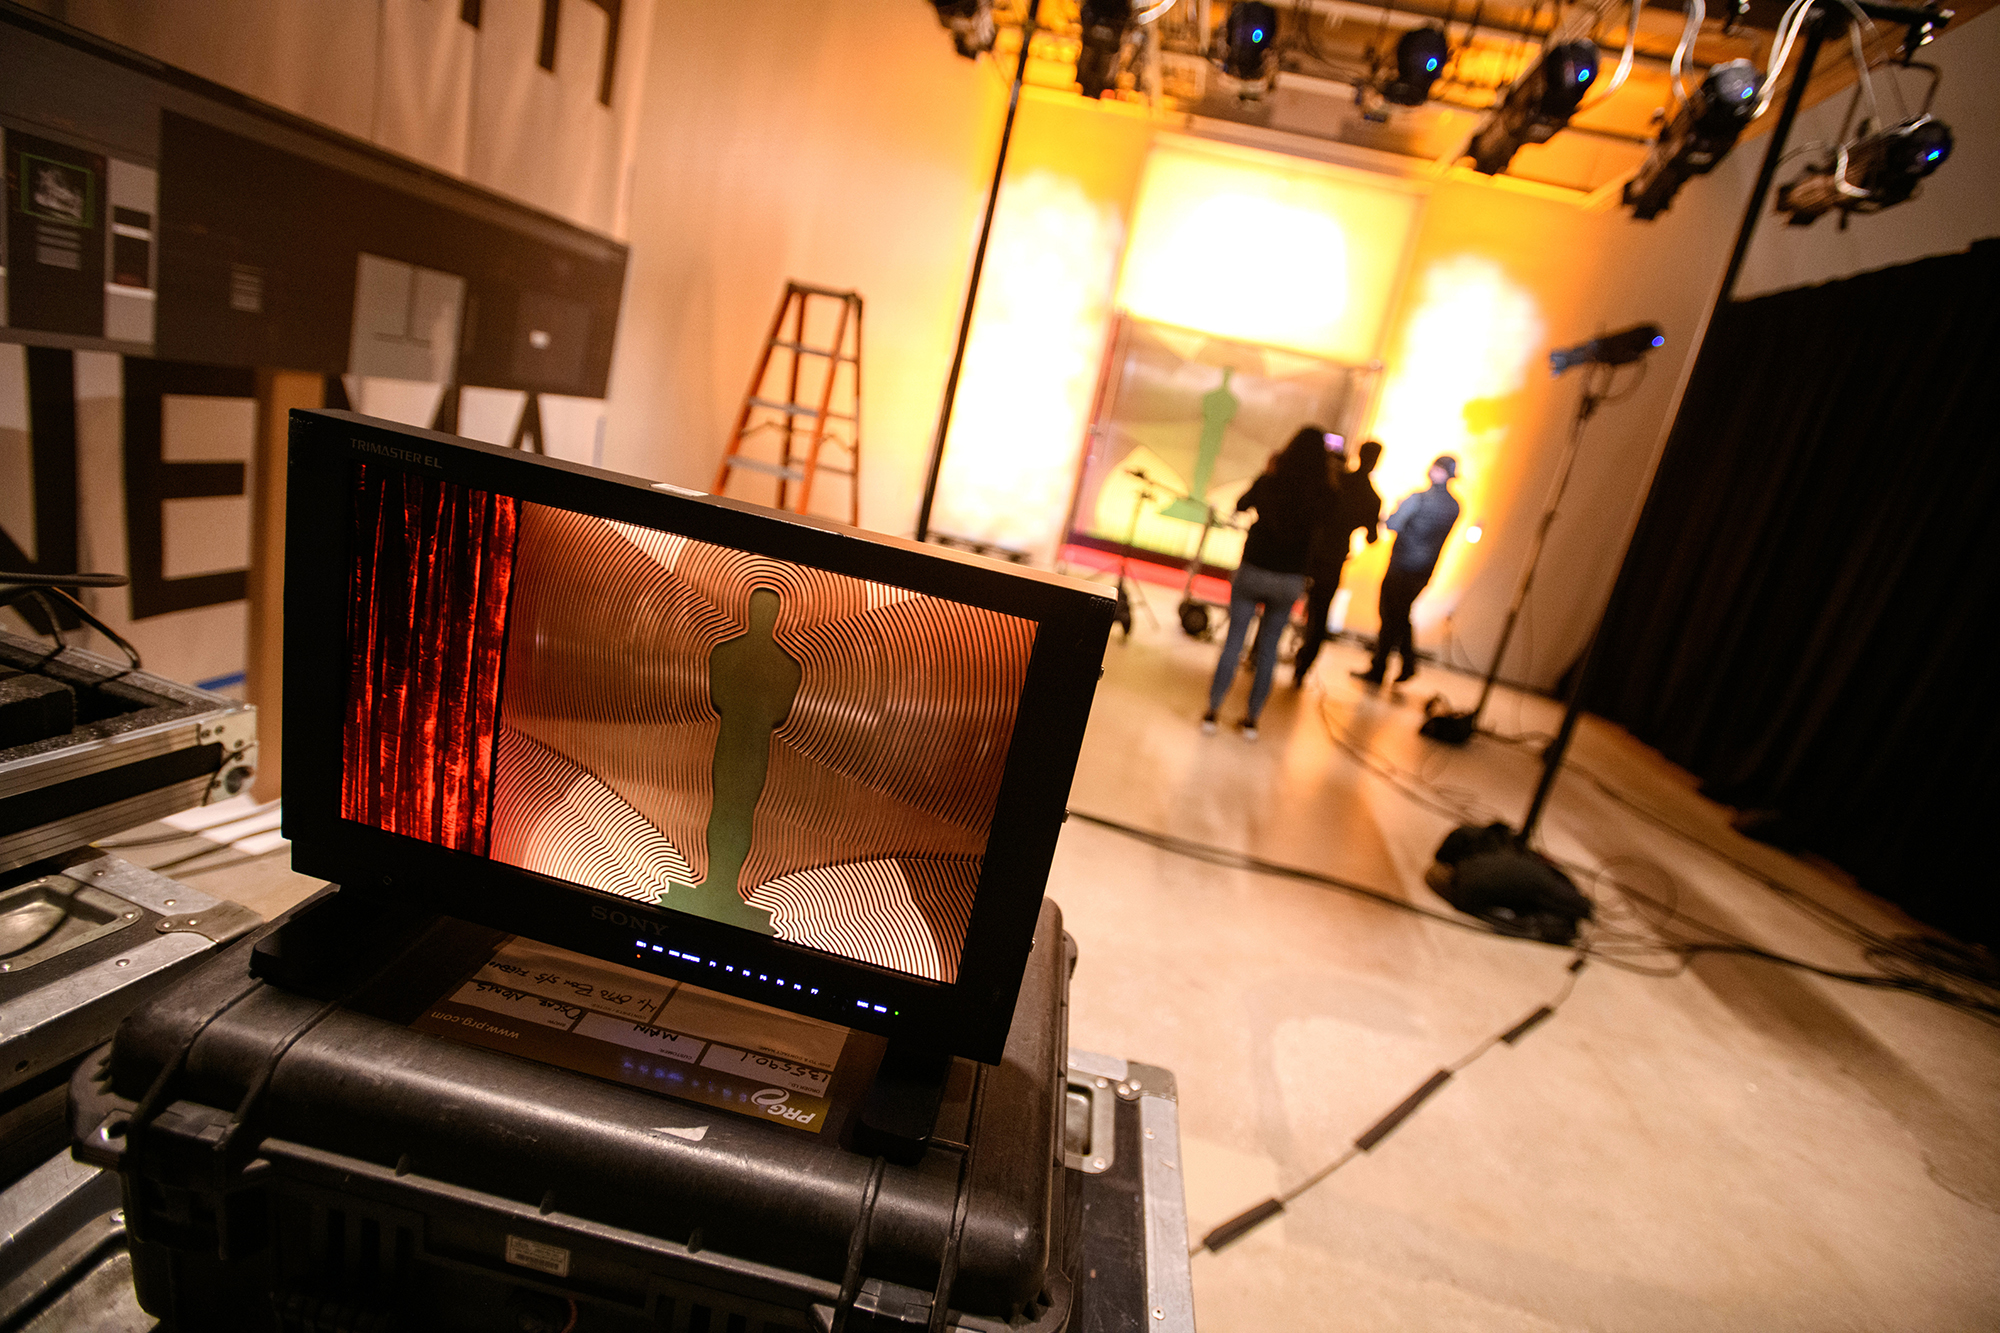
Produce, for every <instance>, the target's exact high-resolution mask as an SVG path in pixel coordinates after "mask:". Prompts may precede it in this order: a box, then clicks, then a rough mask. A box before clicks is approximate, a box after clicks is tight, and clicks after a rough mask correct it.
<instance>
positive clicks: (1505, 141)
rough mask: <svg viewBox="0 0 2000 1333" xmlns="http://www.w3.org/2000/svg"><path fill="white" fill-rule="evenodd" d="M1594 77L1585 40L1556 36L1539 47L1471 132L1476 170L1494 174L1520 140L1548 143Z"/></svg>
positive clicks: (1593, 51) (1593, 53) (1593, 55)
mask: <svg viewBox="0 0 2000 1333" xmlns="http://www.w3.org/2000/svg"><path fill="white" fill-rule="evenodd" d="M1596 77H1597V47H1596V46H1595V45H1594V44H1593V43H1591V42H1587V41H1576V42H1560V43H1558V44H1556V45H1554V46H1551V47H1549V48H1548V49H1547V50H1545V51H1543V52H1542V58H1541V60H1540V62H1538V63H1537V64H1536V66H1535V67H1534V69H1532V70H1530V71H1529V73H1528V76H1527V77H1526V78H1524V79H1522V80H1521V81H1520V82H1519V83H1516V84H1515V85H1514V86H1513V87H1512V88H1510V89H1508V91H1507V95H1506V97H1504V98H1503V99H1501V102H1500V104H1499V105H1498V106H1496V107H1494V108H1493V110H1492V111H1491V112H1490V113H1489V114H1488V115H1487V118H1486V123H1485V124H1483V125H1481V126H1480V127H1479V132H1478V133H1477V134H1474V135H1473V136H1472V144H1471V147H1470V149H1469V150H1468V151H1469V152H1471V154H1472V165H1473V169H1474V170H1475V171H1478V172H1480V173H1481V174H1483V175H1487V176H1494V175H1498V174H1499V173H1500V172H1503V171H1505V170H1506V169H1507V164H1508V163H1509V162H1511V161H1513V160H1514V154H1515V153H1516V152H1517V151H1518V150H1519V149H1520V147H1521V145H1522V144H1528V143H1547V142H1548V141H1549V140H1550V139H1552V138H1554V137H1555V134H1556V131H1557V130H1560V129H1561V128H1562V127H1563V126H1565V125H1567V124H1569V118H1570V115H1571V114H1572V113H1573V112H1574V111H1575V110H1576V108H1577V103H1579V102H1581V101H1582V100H1583V95H1584V93H1586V92H1588V91H1589V90H1590V81H1591V80H1592V79H1594V78H1596Z"/></svg>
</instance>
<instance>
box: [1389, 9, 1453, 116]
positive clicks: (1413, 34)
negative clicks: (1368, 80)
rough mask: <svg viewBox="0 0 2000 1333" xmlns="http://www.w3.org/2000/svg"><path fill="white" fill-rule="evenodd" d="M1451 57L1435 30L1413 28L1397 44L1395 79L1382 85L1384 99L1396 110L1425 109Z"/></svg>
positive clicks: (1440, 36)
mask: <svg viewBox="0 0 2000 1333" xmlns="http://www.w3.org/2000/svg"><path fill="white" fill-rule="evenodd" d="M1450 54H1451V51H1450V49H1449V48H1448V47H1447V46H1446V45H1445V40H1444V34H1443V33H1441V32H1439V31H1438V30H1437V29H1436V28H1412V29H1411V30H1410V31H1408V32H1406V33H1404V34H1403V36H1402V40H1401V41H1398V42H1397V43H1396V77H1395V78H1393V79H1391V80H1389V82H1387V83H1385V84H1383V85H1382V96H1383V97H1384V98H1385V99H1387V100H1388V101H1391V102H1394V103H1395V104H1396V105H1397V106H1422V105H1423V104H1424V103H1425V102H1427V101H1429V100H1430V95H1431V85H1432V84H1433V83H1436V82H1437V77H1438V75H1439V74H1440V73H1441V72H1442V71H1443V70H1444V62H1445V57H1446V56H1448V55H1450Z"/></svg>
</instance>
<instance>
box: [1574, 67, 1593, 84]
mask: <svg viewBox="0 0 2000 1333" xmlns="http://www.w3.org/2000/svg"><path fill="white" fill-rule="evenodd" d="M1576 81H1577V82H1578V83H1589V82H1590V71H1589V70H1587V69H1586V70H1583V71H1582V72H1580V73H1579V74H1578V75H1577V76H1576Z"/></svg>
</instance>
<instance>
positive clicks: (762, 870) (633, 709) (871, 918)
mask: <svg viewBox="0 0 2000 1333" xmlns="http://www.w3.org/2000/svg"><path fill="white" fill-rule="evenodd" d="M511 615H512V629H511V633H510V636H509V640H508V643H509V647H508V653H507V665H506V689H505V691H504V692H503V697H502V700H501V705H500V718H499V728H498V738H499V739H498V752H499V759H498V764H497V771H496V776H495V781H494V794H493V833H492V848H491V854H492V855H493V857H494V858H495V859H497V860H501V861H506V862H508V863H510V864H513V865H518V866H521V867H524V868H526V869H530V870H535V871H539V872H541V873H543V874H548V875H553V876H556V877H558V878H562V879H566V880H569V881H571V882H573V883H578V884H585V885H588V886H590V887H592V888H597V889H601V890H603V891H605V892H608V893H616V894H620V895H623V896H626V897H630V898H636V899H640V900H642V901H648V902H657V903H660V904H662V905H664V906H667V907H671V908H674V909H676V910H679V911H684V912H692V913H694V914H696V915H699V916H704V917H708V918H710V919H712V920H719V921H725V922H728V923H730V924H733V925H738V926H742V927H745V928H747V929H751V930H758V931H761V932H763V933H766V934H775V935H777V936H778V937H780V938H782V939H786V940H790V941H793V942H795V943H799V944H805V945H810V946H812V947H815V948H820V949H824V950H827V951H828V952H831V953H837V954H840V955H843V956H845V957H849V958H855V959H859V960H861V961H864V962H870V963H875V964H878V965H880V966H883V967H891V968H895V969H896V970H898V971H902V972H908V973H911V974H914V975H917V976H923V977H930V978H932V979H935V980H940V981H949V980H952V979H953V978H954V977H955V976H956V975H957V969H958V959H959V952H960V949H961V948H962V946H963V943H964V938H965V930H966V925H967V923H968V922H969V920H970V918H971V913H972V899H973V894H974V891H975V890H976V888H977V886H978V882H979V869H980V863H981V860H982V858H983V856H984V854H985V850H986V834H987V828H988V825H989V824H990V822H991V820H992V815H993V806H994V802H995V799H996V798H997V796H998V794H999V789H1000V779H1001V776H1002V774H1003V772H1004V771H1005V768H1006V760H1007V746H1008V743H1009V740H1010V739H1011V737H1012V735H1013V728H1014V716H1015V710H1016V708H1017V707H1018V704H1019V699H1020V693H1021V688H1022V685H1023V684H1024V682H1025V680H1026V677H1027V667H1028V658H1029V655H1030V652H1031V650H1032V648H1033V644H1034V625H1033V623H1032V622H1031V621H1026V620H1022V619H1019V618H1017V617H1014V616H1008V615H1003V614H1000V613H998V612H992V611H985V610H981V609H979V608H976V607H970V606H965V605H962V604H960V603H957V602H950V601H945V600H943V599H940V598H936V597H929V596H924V595H921V594H917V593H912V592H909V591H907V590H904V589H900V588H892V587H889V586H887V585H884V584H879V583H871V582H868V581H866V580H862V579H856V578H850V577H847V576H844V575H839V574H831V573H827V572H825V571H822V570H814V569H806V568H802V567H800V566H797V565H792V564H789V563H786V562H784V561H779V560H771V559H767V558H764V557H760V556H754V555H749V554H746V553H744V552H741V551H735V550H731V549H729V548H727V547H722V546H715V545H711V544H709V543H706V542H700V541H694V540H691V539H689V538H685V537H680V536H675V535H673V534H669V533H663V532H658V531H654V530H652V529H649V528H640V527H634V526H630V525H627V524H623V523H614V522H611V521H608V520H603V519H596V518H588V517H585V516H582V515H578V514H572V513H568V512H566V511H563V510H558V509H551V508H548V507H546V506H543V505H536V504H523V505H522V506H521V515H520V535H519V543H518V549H517V552H516V556H515V565H514V570H513V604H512V612H511Z"/></svg>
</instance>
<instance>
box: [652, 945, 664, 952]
mask: <svg viewBox="0 0 2000 1333" xmlns="http://www.w3.org/2000/svg"><path fill="white" fill-rule="evenodd" d="M666 951H667V946H666V945H664V944H655V945H654V946H653V952H654V953H665V952H666Z"/></svg>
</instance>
